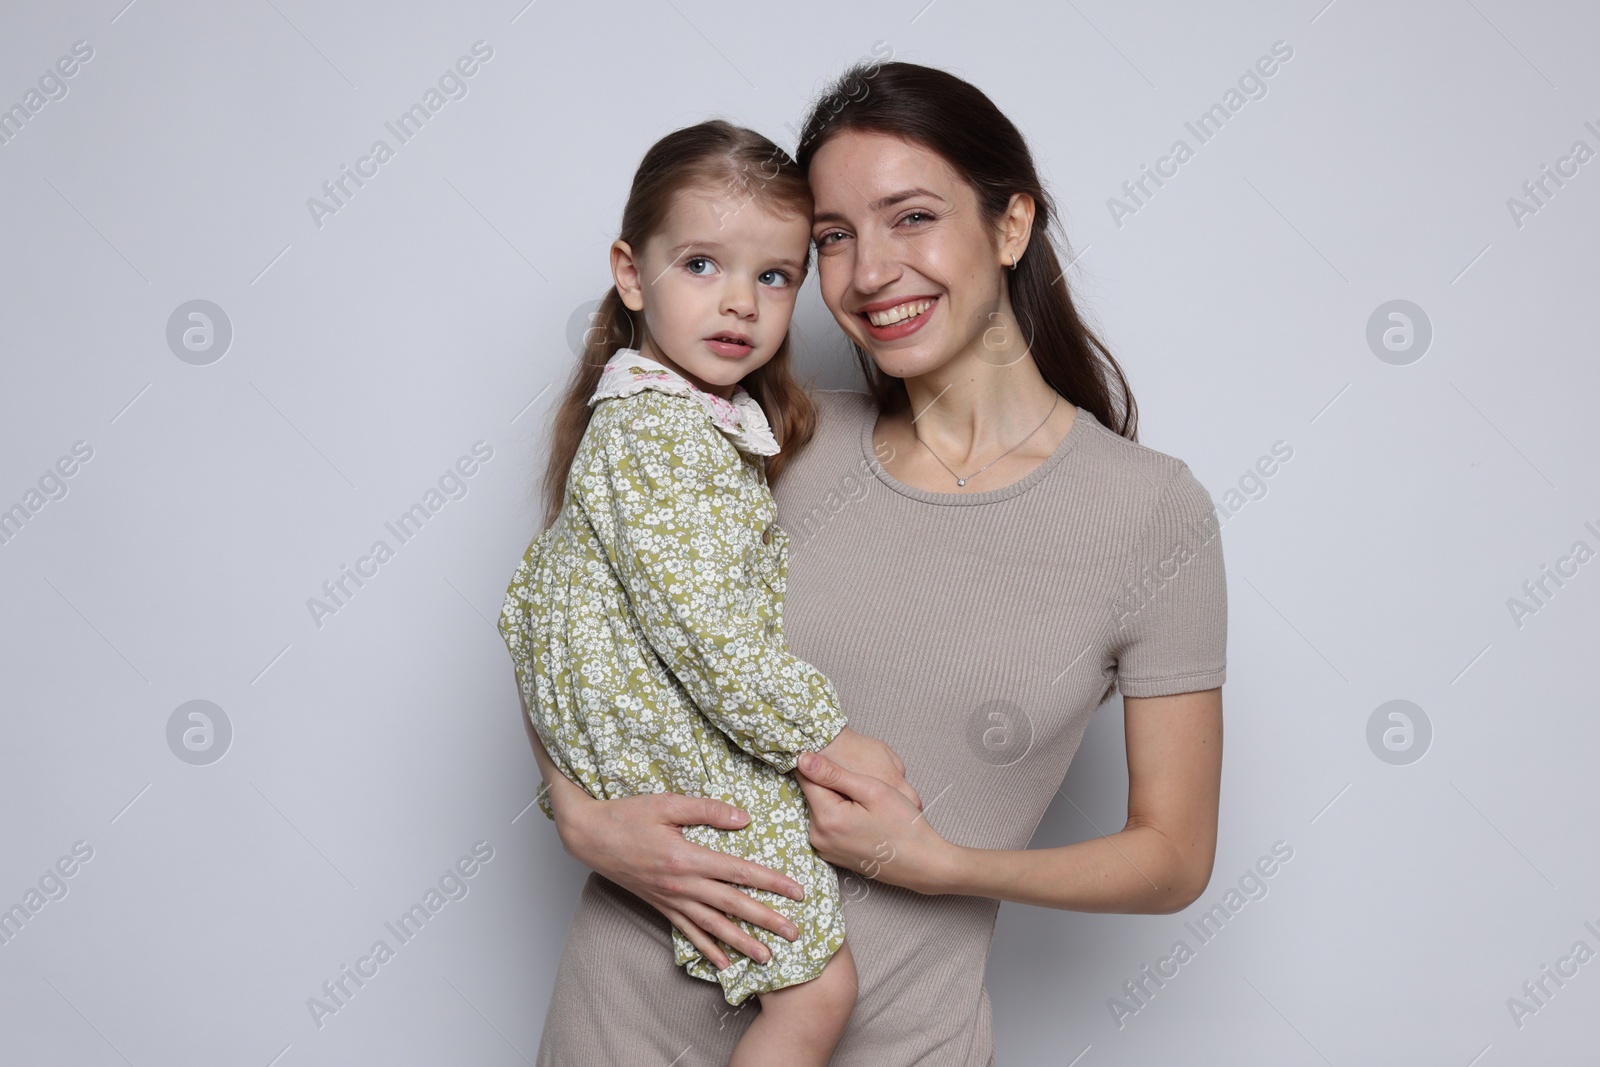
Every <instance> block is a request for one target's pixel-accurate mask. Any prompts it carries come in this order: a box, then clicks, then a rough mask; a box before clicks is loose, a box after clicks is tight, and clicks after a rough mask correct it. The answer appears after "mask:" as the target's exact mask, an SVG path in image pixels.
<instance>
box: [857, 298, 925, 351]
mask: <svg viewBox="0 0 1600 1067" xmlns="http://www.w3.org/2000/svg"><path fill="white" fill-rule="evenodd" d="M938 303H939V298H938V297H936V296H933V297H921V298H919V299H916V300H907V301H905V302H904V303H901V304H896V305H894V306H893V307H889V308H884V309H883V310H881V311H862V312H858V315H859V316H860V318H861V321H862V322H863V323H865V324H866V327H867V332H868V333H869V334H871V335H872V336H873V338H874V339H876V340H879V341H894V340H898V339H899V338H901V337H908V336H910V335H911V334H914V333H916V332H917V331H918V330H920V329H922V327H923V325H924V324H925V323H926V322H927V321H928V318H929V317H930V312H932V311H933V309H934V308H935V307H936V306H937V305H938Z"/></svg>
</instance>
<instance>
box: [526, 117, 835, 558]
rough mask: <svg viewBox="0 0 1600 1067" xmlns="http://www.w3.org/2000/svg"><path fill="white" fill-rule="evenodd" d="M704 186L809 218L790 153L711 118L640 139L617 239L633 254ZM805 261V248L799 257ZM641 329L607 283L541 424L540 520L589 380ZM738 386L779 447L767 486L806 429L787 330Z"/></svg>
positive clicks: (574, 439) (560, 499)
mask: <svg viewBox="0 0 1600 1067" xmlns="http://www.w3.org/2000/svg"><path fill="white" fill-rule="evenodd" d="M705 187H720V188H722V189H725V190H727V191H728V192H729V194H730V196H731V198H733V199H735V200H738V201H740V202H741V203H743V202H745V201H751V200H753V201H754V202H755V203H756V204H758V205H759V206H760V207H762V208H764V209H766V210H767V211H769V212H771V213H772V214H774V215H777V216H779V217H781V218H792V217H793V216H795V215H797V214H799V215H804V217H805V218H806V219H807V220H809V219H810V218H811V207H812V201H811V187H810V185H809V184H807V182H806V178H805V174H804V173H803V172H802V171H801V170H800V167H799V165H798V164H797V163H795V161H794V159H793V158H791V157H790V156H789V154H788V153H787V152H785V151H784V150H783V149H781V148H779V147H778V146H777V145H775V144H773V143H772V142H771V141H769V140H768V139H767V138H765V137H763V136H762V135H761V134H759V133H757V132H755V131H754V130H748V129H745V128H744V127H741V126H735V125H733V124H732V123H729V122H726V121H724V120H722V119H712V120H710V121H707V122H702V123H700V124H699V125H696V126H688V127H685V128H684V129H681V130H674V131H673V132H672V133H669V134H667V135H666V136H665V137H663V138H661V140H659V141H657V142H656V143H655V144H653V145H651V146H650V150H649V151H648V152H646V153H645V154H644V159H643V160H642V161H641V162H640V163H639V169H638V170H637V171H635V172H634V175H633V186H632V188H630V189H629V191H628V202H627V205H626V206H625V207H624V208H623V209H622V229H621V232H620V233H618V235H617V236H618V238H619V239H620V240H623V241H626V242H628V245H629V246H630V247H631V248H632V249H633V250H634V254H635V255H638V254H639V253H640V251H641V250H642V249H643V247H644V244H645V242H646V241H647V240H648V239H649V238H650V237H651V236H652V235H653V234H655V233H657V232H658V231H659V230H660V229H661V228H662V226H663V225H664V224H665V222H666V218H667V212H668V211H669V210H670V208H671V206H672V200H673V197H674V196H675V195H676V194H677V193H678V192H680V191H681V190H686V189H694V188H705ZM809 261H810V250H809V249H808V250H807V263H808V265H809ZM799 281H800V279H797V280H796V284H798V283H799ZM646 336H647V335H646V331H645V323H644V316H643V315H642V314H636V313H635V312H633V311H630V310H629V309H628V307H627V306H626V305H625V304H623V302H622V297H621V296H620V295H619V294H618V293H617V290H616V287H615V286H612V287H611V288H610V289H609V290H607V292H606V294H605V296H604V297H603V298H602V299H601V301H600V308H599V310H598V311H597V312H596V313H595V314H594V315H593V316H592V321H591V323H590V326H589V328H588V330H587V331H586V332H585V334H584V345H583V355H582V356H581V357H580V358H579V361H578V365H577V366H576V367H575V368H573V371H572V375H571V378H570V380H569V383H568V385H567V390H566V393H565V395H564V396H563V397H562V399H561V404H560V406H559V407H558V408H557V409H556V413H555V419H554V421H553V423H552V426H551V430H550V456H549V459H548V461H547V463H546V466H545V475H544V528H546V529H548V528H549V527H550V525H551V524H552V523H554V522H555V520H556V517H557V516H558V515H559V514H560V512H561V506H562V504H563V503H564V502H565V500H566V494H567V475H568V471H569V469H570V468H571V466H572V461H573V458H574V457H575V456H576V455H577V453H578V445H579V444H580V443H581V442H582V440H583V434H584V431H585V430H586V429H588V426H589V417H590V415H591V414H592V413H593V409H592V408H590V407H589V398H590V397H591V396H593V395H594V390H595V387H596V386H597V385H598V384H599V381H600V372H601V371H602V370H604V369H605V365H606V363H607V361H609V360H610V359H611V357H612V356H614V355H615V354H616V353H617V351H618V349H622V348H635V349H639V348H642V347H643V345H644V340H645V338H646ZM739 384H740V385H742V386H743V387H744V388H745V390H747V391H748V392H749V393H750V396H751V397H752V398H753V399H754V400H755V401H756V402H757V403H758V404H760V405H761V408H762V410H763V411H764V412H766V415H767V421H768V422H769V423H771V425H772V432H773V436H774V437H776V438H777V440H778V443H779V444H780V445H781V446H782V448H783V451H781V452H779V453H778V454H777V455H775V456H769V457H767V466H766V471H767V481H768V484H771V483H772V482H773V481H774V480H775V479H776V478H777V477H778V475H779V473H780V472H781V471H782V470H783V468H784V466H785V464H786V462H787V461H788V460H789V459H790V458H792V457H793V456H794V454H795V453H796V452H798V451H799V450H800V449H801V448H802V447H804V445H805V444H806V442H808V441H809V440H810V439H811V436H812V434H813V433H815V432H816V408H815V407H814V405H813V404H812V401H811V396H810V394H809V393H808V392H807V390H806V389H805V388H803V387H802V386H801V385H800V384H799V383H798V382H797V381H795V378H794V373H793V370H792V367H791V364H790V346H789V337H788V335H785V336H784V339H783V344H781V345H780V346H779V347H778V351H777V354H776V355H774V356H773V357H772V359H770V360H768V361H767V363H766V364H764V365H763V366H761V367H759V368H757V369H756V370H754V371H751V372H750V373H749V374H747V375H746V376H745V377H744V379H743V380H742V381H741V382H740V383H739Z"/></svg>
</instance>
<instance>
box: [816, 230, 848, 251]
mask: <svg viewBox="0 0 1600 1067" xmlns="http://www.w3.org/2000/svg"><path fill="white" fill-rule="evenodd" d="M843 236H844V234H843V233H841V232H840V231H838V230H829V231H828V232H827V233H825V234H823V235H822V236H821V237H818V238H817V239H816V240H817V247H818V248H823V247H825V246H827V245H831V244H832V243H833V241H832V240H831V238H834V237H843Z"/></svg>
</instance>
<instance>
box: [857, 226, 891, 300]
mask: <svg viewBox="0 0 1600 1067" xmlns="http://www.w3.org/2000/svg"><path fill="white" fill-rule="evenodd" d="M854 267H855V278H854V279H852V281H853V282H854V283H855V288H856V289H857V290H858V291H859V292H863V293H874V292H877V291H878V290H879V289H882V288H883V287H884V286H886V285H888V284H889V283H890V282H892V281H894V280H895V279H896V278H897V277H899V275H900V260H899V251H898V249H897V248H896V247H895V246H894V243H893V242H891V241H889V240H887V239H886V238H881V237H877V236H873V235H867V234H863V235H860V236H858V237H857V238H856V255H855V263H854Z"/></svg>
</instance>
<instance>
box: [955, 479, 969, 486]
mask: <svg viewBox="0 0 1600 1067" xmlns="http://www.w3.org/2000/svg"><path fill="white" fill-rule="evenodd" d="M956 484H957V485H966V484H967V480H966V479H965V478H957V479H956Z"/></svg>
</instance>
